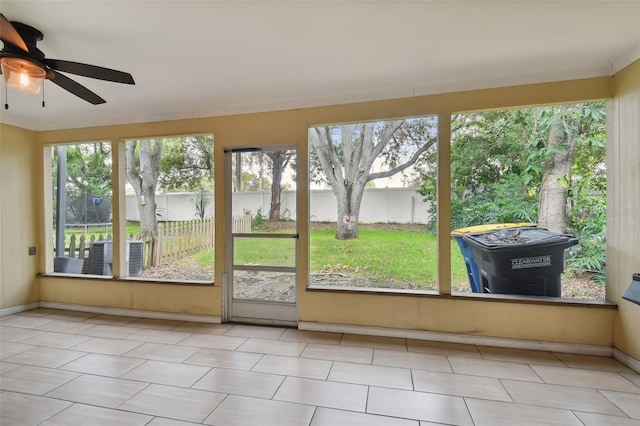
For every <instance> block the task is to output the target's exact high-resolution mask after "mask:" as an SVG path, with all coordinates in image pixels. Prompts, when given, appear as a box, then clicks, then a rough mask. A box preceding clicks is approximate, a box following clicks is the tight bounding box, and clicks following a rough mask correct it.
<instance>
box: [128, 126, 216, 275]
mask: <svg viewBox="0 0 640 426" xmlns="http://www.w3.org/2000/svg"><path fill="white" fill-rule="evenodd" d="M124 149H125V157H126V160H125V172H126V184H125V192H126V220H127V226H126V236H127V244H126V246H127V254H126V256H127V272H128V276H129V277H138V278H141V279H153V280H171V281H209V282H210V281H213V277H214V257H215V256H214V210H213V202H214V199H213V136H212V135H192V136H184V137H173V138H163V137H159V138H149V139H139V140H127V141H125V143H124Z"/></svg>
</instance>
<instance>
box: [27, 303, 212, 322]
mask: <svg viewBox="0 0 640 426" xmlns="http://www.w3.org/2000/svg"><path fill="white" fill-rule="evenodd" d="M40 307H41V308H50V309H63V310H66V311H80V312H90V313H95V314H103V315H118V316H123V317H136V318H151V319H163V320H174V321H191V322H206V323H210V324H220V323H221V322H222V321H221V317H220V316H219V315H196V314H179V313H175V312H158V311H144V310H140V309H122V308H109V307H104V306H90V305H75V304H71V303H59V302H45V301H41V302H40Z"/></svg>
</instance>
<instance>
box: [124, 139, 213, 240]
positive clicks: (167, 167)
mask: <svg viewBox="0 0 640 426" xmlns="http://www.w3.org/2000/svg"><path fill="white" fill-rule="evenodd" d="M125 155H126V164H127V165H126V175H127V180H128V181H129V183H130V184H131V186H132V187H133V190H134V191H135V194H136V201H137V204H138V212H139V216H140V232H141V234H142V235H147V236H152V237H155V236H156V233H157V226H158V220H157V212H156V210H157V204H156V201H155V195H156V192H157V190H158V188H162V189H165V190H170V191H171V190H173V191H175V190H183V191H199V190H203V189H204V181H205V180H209V181H211V180H212V179H213V136H211V135H198V136H186V137H180V138H164V139H153V140H150V139H143V140H140V141H136V140H128V141H126V144H125Z"/></svg>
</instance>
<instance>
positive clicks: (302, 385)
mask: <svg viewBox="0 0 640 426" xmlns="http://www.w3.org/2000/svg"><path fill="white" fill-rule="evenodd" d="M367 389H368V388H367V386H362V385H354V384H350V383H337V382H327V381H324V380H313V379H302V378H298V377H287V378H286V379H285V380H284V383H282V386H280V389H278V392H276V394H275V396H274V397H273V399H275V400H278V401H288V402H296V403H298V404H307V405H317V406H320V407H328V408H337V409H342V410H350V411H360V412H364V410H365V407H366V403H367Z"/></svg>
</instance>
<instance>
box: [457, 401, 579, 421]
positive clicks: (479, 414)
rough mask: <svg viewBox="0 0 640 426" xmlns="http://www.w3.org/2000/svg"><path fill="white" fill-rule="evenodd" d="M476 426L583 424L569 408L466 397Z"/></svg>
mask: <svg viewBox="0 0 640 426" xmlns="http://www.w3.org/2000/svg"><path fill="white" fill-rule="evenodd" d="M466 401H467V406H468V407H469V411H470V412H471V416H472V417H473V421H474V422H475V425H476V426H538V425H539V426H549V425H556V426H560V425H566V426H582V424H581V422H580V420H578V418H577V417H576V416H575V415H574V414H573V413H572V412H571V411H569V410H561V409H559V408H545V407H536V406H532V405H522V404H514V403H510V402H497V401H487V400H481V399H473V398H468V399H466Z"/></svg>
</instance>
